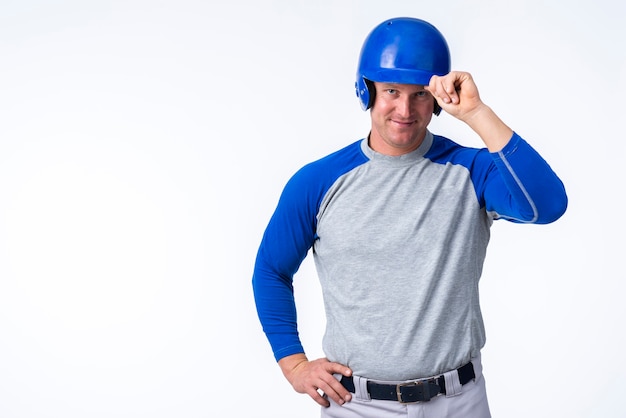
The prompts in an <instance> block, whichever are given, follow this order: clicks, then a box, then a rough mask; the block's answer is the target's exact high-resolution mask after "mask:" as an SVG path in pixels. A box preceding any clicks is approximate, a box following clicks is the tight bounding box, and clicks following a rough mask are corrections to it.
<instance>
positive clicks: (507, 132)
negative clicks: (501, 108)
mask: <svg viewBox="0 0 626 418" xmlns="http://www.w3.org/2000/svg"><path fill="white" fill-rule="evenodd" d="M463 121H464V122H465V123H467V125H468V126H469V127H470V128H471V129H472V130H473V131H474V132H476V133H477V134H478V136H480V138H481V139H482V140H483V142H484V143H485V145H486V146H487V149H488V150H489V151H490V152H498V151H500V150H502V149H503V148H504V147H505V145H506V144H507V143H508V142H509V140H510V139H511V137H512V136H513V130H512V129H511V128H509V127H508V126H507V125H506V124H505V123H504V122H503V121H502V120H501V119H500V118H499V117H498V115H496V113H495V112H494V111H493V110H492V109H491V108H490V107H489V106H487V105H485V104H482V105H481V106H479V107H477V108H476V109H475V110H474V111H473V112H472V113H470V114H468V115H467V116H466V117H465V118H464V120H463Z"/></svg>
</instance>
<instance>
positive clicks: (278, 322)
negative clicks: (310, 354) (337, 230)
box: [252, 141, 367, 361]
mask: <svg viewBox="0 0 626 418" xmlns="http://www.w3.org/2000/svg"><path fill="white" fill-rule="evenodd" d="M360 143H361V141H356V142H354V143H352V144H351V145H348V146H347V147H345V148H343V149H341V150H339V151H337V152H335V153H333V154H330V155H328V156H326V157H324V158H322V159H320V160H318V161H315V162H313V163H310V164H307V165H306V166H304V167H302V168H301V169H300V170H298V172H296V174H294V175H293V177H291V179H289V181H288V182H287V184H286V186H285V188H284V189H283V192H282V194H281V196H280V199H279V201H278V205H277V207H276V210H275V211H274V214H273V215H272V217H271V218H270V221H269V223H268V225H267V228H266V229H265V233H264V234H263V238H262V240H261V245H260V246H259V250H258V252H257V256H256V261H255V265H254V272H253V276H252V288H253V293H254V299H255V303H256V308H257V313H258V316H259V320H260V321H261V325H262V327H263V331H264V332H265V335H266V336H267V339H268V340H269V343H270V345H271V347H272V351H273V352H274V357H275V358H276V360H277V361H278V360H280V359H281V358H283V357H286V356H289V355H292V354H298V353H304V352H305V351H304V349H303V347H302V343H301V341H300V337H299V335H298V326H297V318H296V304H295V299H294V293H293V278H294V275H295V274H296V272H297V271H298V269H299V268H300V265H301V264H302V261H303V260H304V258H305V257H306V256H307V254H308V252H309V250H310V249H311V247H312V246H313V244H314V242H315V240H316V239H317V212H318V210H319V207H320V204H321V201H322V199H323V198H324V196H325V194H326V192H327V191H328V189H329V188H330V187H331V186H332V185H333V184H334V182H335V181H336V180H337V179H338V178H339V177H340V176H342V175H343V174H344V173H347V172H348V171H350V170H352V169H353V168H354V167H357V166H359V165H361V164H363V163H365V162H366V161H367V158H366V157H365V155H363V153H362V152H361V148H360V147H361V145H360Z"/></svg>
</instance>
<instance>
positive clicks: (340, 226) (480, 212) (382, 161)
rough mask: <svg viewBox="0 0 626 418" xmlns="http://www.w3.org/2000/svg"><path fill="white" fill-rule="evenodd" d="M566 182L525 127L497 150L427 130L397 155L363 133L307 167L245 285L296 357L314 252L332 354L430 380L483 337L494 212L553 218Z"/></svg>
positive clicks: (284, 200)
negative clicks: (301, 286) (300, 305)
mask: <svg viewBox="0 0 626 418" xmlns="http://www.w3.org/2000/svg"><path fill="white" fill-rule="evenodd" d="M566 206H567V196H566V193H565V189H564V187H563V184H562V182H561V180H560V179H559V178H558V177H557V175H556V174H555V173H554V172H553V170H552V169H551V168H550V166H549V165H548V164H547V163H546V162H545V160H544V159H543V158H542V157H541V156H540V155H539V154H538V153H537V152H536V151H535V150H534V149H533V148H532V147H531V146H530V145H529V144H528V143H527V142H526V141H525V140H523V139H522V138H521V137H520V136H519V135H517V134H516V133H515V134H513V137H512V138H511V140H510V141H509V142H508V144H507V145H506V146H505V148H504V149H502V150H501V151H500V152H497V153H490V152H489V151H488V150H487V149H485V148H481V149H479V148H469V147H464V146H461V145H459V144H457V143H455V142H453V141H451V140H450V139H447V138H445V137H442V136H438V135H433V134H432V133H430V132H428V133H427V135H426V137H425V139H424V141H423V142H422V144H421V145H420V147H419V148H418V149H417V150H415V151H413V152H411V153H409V154H405V155H402V156H387V155H383V154H379V153H377V152H375V151H374V150H372V149H371V148H370V147H369V146H368V141H367V139H362V140H359V141H357V142H354V143H352V144H351V145H349V146H347V147H345V148H343V149H341V150H339V151H337V152H335V153H333V154H330V155H328V156H326V157H324V158H322V159H320V160H317V161H315V162H312V163H310V164H308V165H306V166H304V167H303V168H301V169H300V170H299V171H298V172H297V173H296V174H295V175H294V176H293V177H292V178H291V179H290V180H289V181H288V183H287V184H286V186H285V188H284V190H283V193H282V194H281V197H280V199H279V202H278V205H277V207H276V210H275V212H274V214H273V215H272V217H271V219H270V222H269V224H268V226H267V228H266V230H265V233H264V235H263V238H262V241H261V245H260V247H259V250H258V254H257V258H256V263H255V267H254V275H253V280H252V282H253V289H254V295H255V300H256V305H257V311H258V315H259V318H260V321H261V324H262V326H263V330H264V332H265V334H266V335H267V338H268V340H269V342H270V344H271V347H272V349H273V352H274V355H275V358H276V359H277V360H279V359H281V358H283V357H285V356H288V355H291V354H296V353H303V352H304V349H303V347H302V344H301V341H300V339H299V336H298V328H297V320H296V319H297V317H296V306H295V301H294V294H293V278H294V275H295V273H296V272H297V270H298V268H299V266H300V264H301V263H302V261H303V260H304V258H305V257H306V256H307V254H309V252H311V253H312V256H313V258H314V260H315V265H316V269H317V273H318V276H319V280H320V283H321V288H322V293H323V299H324V305H325V312H326V330H325V334H324V339H323V350H324V353H325V355H326V356H327V357H328V359H329V360H330V361H336V362H339V363H342V364H345V365H347V366H349V367H350V368H351V369H352V371H353V373H354V374H355V375H359V376H365V377H368V378H370V379H380V380H405V379H416V378H423V377H428V376H434V375H437V374H440V373H443V372H445V371H449V370H452V369H454V368H456V367H459V366H460V365H462V364H464V363H466V362H468V361H469V360H470V358H471V357H474V356H476V355H477V354H478V353H479V351H480V350H481V348H482V347H483V346H484V344H485V329H484V324H483V318H482V315H481V311H480V305H479V292H478V283H479V279H480V276H481V273H482V268H483V262H484V260H485V255H486V250H487V244H488V242H489V236H490V227H491V225H492V222H493V221H494V220H497V219H506V220H508V221H511V222H516V223H536V224H542V223H550V222H552V221H554V220H556V219H558V218H559V217H560V216H561V215H562V214H563V213H564V212H565V209H566Z"/></svg>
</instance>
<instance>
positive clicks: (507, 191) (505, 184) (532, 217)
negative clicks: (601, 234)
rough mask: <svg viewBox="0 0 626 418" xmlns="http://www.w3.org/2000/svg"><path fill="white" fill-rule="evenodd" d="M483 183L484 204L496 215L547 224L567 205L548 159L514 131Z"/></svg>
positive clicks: (496, 216) (491, 165)
mask: <svg viewBox="0 0 626 418" xmlns="http://www.w3.org/2000/svg"><path fill="white" fill-rule="evenodd" d="M489 155H490V157H491V161H492V162H491V164H490V168H489V170H488V172H487V173H486V175H485V177H484V182H483V184H482V196H483V199H484V205H485V208H486V210H487V211H488V212H490V213H492V214H493V216H494V218H495V219H500V218H501V219H506V220H509V221H511V222H518V223H536V224H547V223H551V222H554V221H556V220H557V219H558V218H560V217H561V216H562V215H563V214H564V213H565V210H566V208H567V203H568V200H567V194H566V192H565V187H564V186H563V183H562V181H561V180H560V179H559V177H558V176H557V175H556V173H555V172H554V171H553V170H552V168H551V167H550V166H549V165H548V163H547V162H546V161H545V160H544V159H543V158H542V157H541V155H539V153H538V152H537V151H536V150H535V149H533V148H532V147H531V146H530V145H529V144H528V143H527V142H526V141H525V140H524V139H522V138H521V137H520V136H519V135H518V134H517V133H514V134H513V136H512V138H511V140H510V141H509V142H508V143H507V145H506V146H505V147H504V148H503V149H502V150H501V151H499V152H495V153H489Z"/></svg>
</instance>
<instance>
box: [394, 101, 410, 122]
mask: <svg viewBox="0 0 626 418" xmlns="http://www.w3.org/2000/svg"><path fill="white" fill-rule="evenodd" d="M396 111H397V112H398V114H399V115H400V116H406V117H408V116H410V114H411V98H410V97H401V98H400V99H399V100H398V101H397V106H396Z"/></svg>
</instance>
